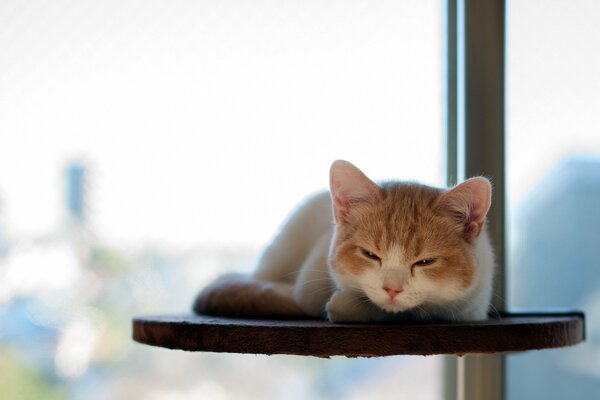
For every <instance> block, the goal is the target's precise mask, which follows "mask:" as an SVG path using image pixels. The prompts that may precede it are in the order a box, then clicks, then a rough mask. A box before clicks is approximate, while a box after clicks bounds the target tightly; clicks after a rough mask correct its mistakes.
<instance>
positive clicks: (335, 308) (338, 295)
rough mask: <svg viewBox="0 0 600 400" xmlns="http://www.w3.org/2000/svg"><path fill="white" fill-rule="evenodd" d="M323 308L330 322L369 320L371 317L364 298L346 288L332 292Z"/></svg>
mask: <svg viewBox="0 0 600 400" xmlns="http://www.w3.org/2000/svg"><path fill="white" fill-rule="evenodd" d="M325 310H326V311H327V319H329V321H331V322H369V321H371V320H372V317H373V316H372V315H371V312H370V308H369V307H368V304H366V303H365V300H364V299H363V298H361V297H359V296H357V295H356V294H355V293H352V292H349V291H346V290H338V291H336V292H335V293H333V295H332V296H331V298H330V299H329V302H327V305H326V306H325Z"/></svg>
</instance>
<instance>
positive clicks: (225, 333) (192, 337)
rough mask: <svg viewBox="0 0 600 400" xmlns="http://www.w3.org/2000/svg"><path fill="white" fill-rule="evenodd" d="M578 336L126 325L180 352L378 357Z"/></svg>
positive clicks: (179, 321)
mask: <svg viewBox="0 0 600 400" xmlns="http://www.w3.org/2000/svg"><path fill="white" fill-rule="evenodd" d="M584 338H585V333H584V315H583V313H580V312H569V313H507V314H502V315H500V316H498V317H490V318H489V319H488V320H486V321H481V322H460V323H411V324H405V323H402V324H332V323H329V322H326V321H320V320H251V319H233V318H221V317H213V316H205V315H162V316H146V317H138V318H134V320H133V339H134V340H136V341H137V342H140V343H144V344H148V345H151V346H159V347H166V348H169V349H180V350H187V351H210V352H227V353H252V354H296V355H304V356H317V357H330V356H347V357H378V356H391V355H401V354H412V355H432V354H457V355H463V354H469V353H497V352H508V351H510V352H513V351H525V350H533V349H547V348H556V347H565V346H572V345H575V344H577V343H579V342H582V341H583V340H584Z"/></svg>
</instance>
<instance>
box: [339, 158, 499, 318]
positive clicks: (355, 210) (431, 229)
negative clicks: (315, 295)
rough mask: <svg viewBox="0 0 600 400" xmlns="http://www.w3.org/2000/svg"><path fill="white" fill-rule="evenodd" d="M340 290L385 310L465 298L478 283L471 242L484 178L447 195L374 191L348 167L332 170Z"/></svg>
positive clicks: (395, 187)
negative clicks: (347, 290)
mask: <svg viewBox="0 0 600 400" xmlns="http://www.w3.org/2000/svg"><path fill="white" fill-rule="evenodd" d="M330 191H331V197H332V201H333V211H334V218H335V235H334V240H333V242H332V245H331V251H330V255H329V258H330V264H331V267H332V272H333V275H334V278H335V280H336V281H337V283H338V285H340V286H341V287H342V288H344V289H353V290H357V291H359V292H361V293H363V294H364V295H366V297H368V298H369V300H370V301H371V302H373V303H374V304H376V305H377V306H379V307H380V308H382V309H383V310H386V311H388V312H401V311H406V310H409V309H413V308H417V307H419V306H421V305H424V304H437V305H439V304H448V303H452V302H454V301H459V300H461V299H462V298H464V297H465V296H466V295H467V294H468V293H469V292H470V290H471V289H472V288H473V285H474V283H475V281H476V274H477V267H476V264H475V254H474V250H475V244H476V241H477V239H478V237H479V235H480V234H481V232H482V230H483V229H484V223H485V217H486V214H487V212H488V210H489V208H490V203H491V185H490V182H489V181H488V180H487V179H486V178H482V177H477V178H471V179H469V180H467V181H465V182H463V183H461V184H459V185H457V186H455V187H454V188H451V189H449V190H444V189H438V188H432V187H429V186H425V185H420V184H417V183H400V182H394V183H386V184H382V185H379V186H378V185H377V184H375V183H374V182H373V181H371V180H370V179H369V178H367V177H366V176H365V175H364V174H363V173H362V172H361V171H360V170H359V169H358V168H356V167H355V166H354V165H352V164H350V163H348V162H346V161H336V162H334V163H333V165H332V166H331V175H330Z"/></svg>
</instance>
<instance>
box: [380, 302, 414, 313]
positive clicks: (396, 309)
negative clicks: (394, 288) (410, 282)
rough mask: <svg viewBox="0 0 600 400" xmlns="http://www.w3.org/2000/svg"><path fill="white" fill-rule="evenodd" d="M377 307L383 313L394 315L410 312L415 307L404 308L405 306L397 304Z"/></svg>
mask: <svg viewBox="0 0 600 400" xmlns="http://www.w3.org/2000/svg"><path fill="white" fill-rule="evenodd" d="M377 307H379V308H381V309H382V310H383V311H386V312H389V313H392V314H397V313H401V312H405V311H408V310H410V309H412V308H413V307H409V306H404V305H401V304H395V303H385V304H377Z"/></svg>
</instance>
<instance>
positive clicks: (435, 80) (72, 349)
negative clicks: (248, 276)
mask: <svg viewBox="0 0 600 400" xmlns="http://www.w3.org/2000/svg"><path fill="white" fill-rule="evenodd" d="M442 21H443V2H441V1H429V2H422V1H417V0H413V1H379V0H378V1H376V2H372V1H366V0H361V1H334V0H328V1H313V0H311V1H302V2H298V1H291V0H278V1H264V0H258V1H236V0H224V1H218V2H214V1H193V2H191V1H134V0H120V1H109V2H98V1H91V0H86V1H82V0H77V1H75V0H70V1H69V0H62V1H53V2H51V3H48V2H45V1H29V2H21V1H4V2H2V5H0V48H1V49H2V51H1V52H0V132H1V139H0V140H1V142H0V199H1V202H0V370H2V374H1V375H2V376H1V377H0V393H3V395H4V394H6V393H9V395H8V398H37V397H40V396H42V397H44V398H76V399H78V398H82V399H95V398H97V399H107V398H110V399H120V398H122V399H125V398H126V399H130V398H152V399H164V398H173V399H179V398H195V397H198V396H204V397H205V398H212V399H219V398H253V399H255V398H262V399H269V398H273V399H277V398H283V397H285V398H288V399H289V398H298V399H301V398H345V399H346V398H361V399H375V398H387V397H389V393H392V392H394V393H397V392H398V391H399V390H400V391H402V394H403V395H405V396H407V397H409V398H413V399H419V398H422V399H430V398H436V397H438V394H439V393H441V382H440V378H441V371H440V368H441V363H440V361H439V359H438V358H434V357H428V358H422V357H419V358H411V357H392V358H387V359H381V360H346V359H337V358H335V359H332V360H319V359H311V358H300V357H283V356H273V357H266V356H265V357H262V356H256V357H255V356H240V355H230V354H189V353H183V352H177V351H169V350H163V349H155V348H150V347H145V346H142V345H138V344H135V343H133V342H132V341H131V339H130V329H131V327H130V318H131V317H132V316H133V315H136V314H144V313H155V314H156V313H174V312H188V310H189V309H190V305H191V302H192V299H193V297H194V294H195V293H196V292H197V291H198V290H199V288H200V287H202V286H203V285H205V284H206V283H208V282H209V281H210V280H212V279H213V278H214V277H216V276H217V275H219V274H221V273H223V272H227V271H251V270H252V268H253V266H254V264H255V262H256V259H257V257H258V255H259V252H260V250H261V248H262V247H264V246H265V245H266V244H268V242H269V240H270V239H271V237H272V236H273V235H274V234H275V232H276V231H277V228H278V226H279V225H280V224H281V222H282V221H283V220H284V219H285V217H286V215H287V213H288V212H289V211H290V210H291V209H292V208H293V207H294V206H295V205H296V204H298V203H299V202H300V201H301V200H302V199H303V198H304V197H305V196H306V195H308V194H310V193H311V192H314V191H316V190H321V189H323V188H326V186H327V183H328V176H327V175H328V169H329V165H330V163H331V162H332V161H333V160H335V159H337V158H344V159H347V160H350V161H352V162H354V163H355V164H356V165H358V166H359V167H362V168H363V169H364V171H365V172H366V173H367V174H368V175H370V176H372V177H373V178H375V179H384V178H385V179H388V178H400V179H417V180H421V181H424V182H426V183H430V184H434V185H443V176H444V170H443V165H444V163H443V160H444V157H443V155H444V139H443V131H444V129H443V123H444V121H443V84H442V82H443V79H444V73H443V49H442V45H443V23H442ZM273 376H277V380H276V383H273ZM42 393H43V395H42ZM13 394H14V397H11V396H12V395H13Z"/></svg>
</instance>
